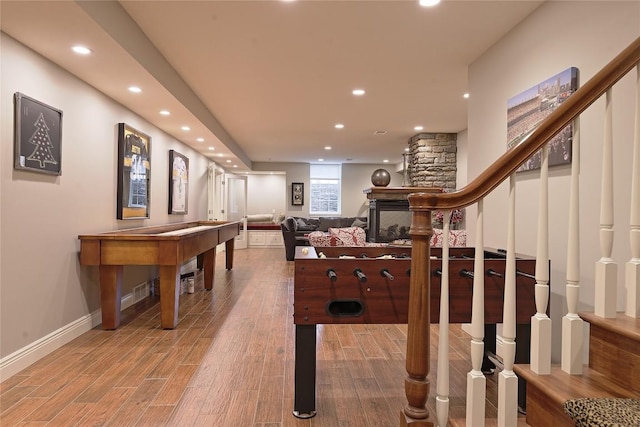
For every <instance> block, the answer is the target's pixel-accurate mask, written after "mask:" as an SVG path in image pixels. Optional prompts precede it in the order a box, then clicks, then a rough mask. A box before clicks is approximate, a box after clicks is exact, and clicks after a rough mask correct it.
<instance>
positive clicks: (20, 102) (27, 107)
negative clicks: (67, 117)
mask: <svg viewBox="0 0 640 427" xmlns="http://www.w3.org/2000/svg"><path fill="white" fill-rule="evenodd" d="M14 103H15V118H14V119H15V123H14V135H15V145H14V168H15V169H20V170H29V171H33V172H40V173H46V174H49V175H61V174H62V111H61V110H58V109H57V108H54V107H52V106H50V105H47V104H45V103H43V102H40V101H38V100H35V99H33V98H31V97H28V96H26V95H25V94H23V93H20V92H16V93H15V94H14Z"/></svg>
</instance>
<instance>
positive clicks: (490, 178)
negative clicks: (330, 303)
mask: <svg viewBox="0 0 640 427" xmlns="http://www.w3.org/2000/svg"><path fill="white" fill-rule="evenodd" d="M639 62H640V37H639V38H637V39H636V40H635V41H634V42H633V43H631V44H630V45H629V47H627V48H626V49H625V50H623V51H622V52H621V53H620V54H619V55H618V56H616V57H615V58H614V59H613V60H612V61H611V62H609V63H608V64H607V65H606V66H605V67H604V68H602V70H600V71H599V72H598V73H597V74H596V75H595V76H593V77H592V78H591V79H590V80H589V81H588V82H587V83H585V84H584V85H583V86H582V87H581V88H579V89H578V90H577V91H576V92H575V93H574V94H572V95H571V96H570V97H569V98H567V100H565V101H564V102H563V103H562V105H560V106H559V107H558V108H557V109H556V110H555V111H554V112H553V113H551V114H550V115H549V116H548V117H547V118H546V119H545V120H544V121H543V122H542V123H541V124H540V125H539V126H538V127H537V128H536V129H535V130H534V131H533V132H532V133H531V134H529V135H528V136H527V137H525V138H524V139H523V141H522V142H521V143H520V144H519V145H517V146H516V147H514V148H512V149H511V150H509V151H507V152H505V153H504V154H503V155H502V156H500V157H499V158H498V159H497V160H496V161H495V162H494V163H493V164H492V165H491V166H489V167H488V168H487V169H486V170H485V171H484V172H482V173H481V174H480V175H478V177H477V178H476V179H474V180H473V181H471V182H470V183H469V184H468V185H466V186H465V187H463V188H462V189H460V190H458V191H455V192H452V193H426V192H417V193H412V194H409V195H408V197H407V198H408V200H409V209H410V210H411V211H412V215H411V228H410V232H409V233H410V234H411V236H412V240H413V244H412V251H413V256H412V258H411V272H412V274H411V280H410V283H409V313H408V314H409V316H408V322H407V353H406V370H407V376H406V377H405V396H406V398H407V405H406V406H405V408H404V409H403V411H402V412H401V414H400V426H401V427H414V426H415V427H425V426H433V425H434V424H433V422H432V421H431V417H430V416H429V411H428V409H427V407H426V401H427V398H428V395H429V388H430V384H429V380H428V374H429V360H430V356H429V347H430V339H429V329H430V321H429V316H430V313H429V311H430V310H429V303H428V302H429V301H430V292H429V291H430V288H431V284H430V281H431V278H430V274H429V271H430V268H429V259H430V239H431V236H432V234H433V229H432V226H431V211H433V210H436V209H456V208H458V209H459V208H463V207H466V206H469V205H472V204H474V203H477V202H478V201H480V200H482V199H484V197H485V196H487V195H488V194H489V193H490V192H491V191H492V190H493V189H494V188H496V187H497V186H498V185H500V184H501V183H502V182H503V181H504V180H506V179H507V178H508V177H509V176H511V175H512V174H513V173H514V172H515V171H516V170H517V169H518V168H519V167H520V166H521V165H522V164H523V163H524V162H525V161H527V160H528V159H529V158H530V157H531V156H533V155H534V154H535V153H536V152H538V150H540V149H541V148H542V147H543V146H544V145H545V144H546V143H548V142H549V141H550V140H551V138H553V137H554V136H555V135H557V134H558V133H559V132H560V131H561V130H562V129H564V127H565V126H567V125H568V124H569V123H571V122H572V121H573V120H574V119H575V118H576V117H578V116H579V115H580V114H581V113H582V112H583V111H585V110H586V109H587V108H588V107H589V106H590V105H591V104H592V103H594V102H595V101H596V100H597V99H598V98H599V97H600V96H602V95H603V94H604V93H605V92H606V91H607V90H608V89H609V88H611V87H612V86H613V85H614V84H615V83H616V82H617V81H618V80H620V79H621V78H622V77H624V76H625V75H626V74H627V73H628V72H629V71H630V70H631V69H632V68H633V67H635V66H636V65H637V64H638V63H639ZM416 254H420V256H416ZM425 259H426V262H425V261H424V260H425Z"/></svg>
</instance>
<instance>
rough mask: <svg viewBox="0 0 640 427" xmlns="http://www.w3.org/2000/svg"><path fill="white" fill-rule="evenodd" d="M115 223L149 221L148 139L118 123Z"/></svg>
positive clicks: (124, 124)
mask: <svg viewBox="0 0 640 427" xmlns="http://www.w3.org/2000/svg"><path fill="white" fill-rule="evenodd" d="M117 197H118V202H117V211H116V217H117V218H118V219H144V218H149V207H150V205H151V137H150V136H148V135H146V134H144V133H142V132H140V131H138V130H136V129H134V128H132V127H131V126H129V125H127V124H126V123H118V195H117Z"/></svg>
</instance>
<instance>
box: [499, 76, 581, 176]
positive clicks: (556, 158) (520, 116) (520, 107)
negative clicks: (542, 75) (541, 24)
mask: <svg viewBox="0 0 640 427" xmlns="http://www.w3.org/2000/svg"><path fill="white" fill-rule="evenodd" d="M577 89H578V69H577V68H575V67H571V68H567V69H566V70H564V71H563V72H561V73H558V74H556V75H555V76H553V77H549V78H548V79H547V80H545V81H543V82H541V83H538V84H537V85H535V86H533V87H531V88H529V89H528V90H525V91H524V92H521V93H519V94H518V95H516V96H514V97H512V98H509V100H508V101H507V149H511V148H513V147H515V146H517V145H518V144H520V142H522V140H523V138H524V137H525V136H526V135H528V134H529V133H530V132H532V131H533V130H534V129H535V128H536V127H538V125H539V124H540V123H541V122H542V121H543V120H544V119H545V118H546V117H547V116H548V115H550V114H551V113H552V112H553V111H554V110H555V109H556V108H557V107H558V106H559V105H560V104H562V103H563V102H564V101H565V100H566V99H567V98H568V97H569V96H570V95H571V94H572V93H574V92H575V91H576V90H577ZM572 140H573V124H569V125H567V126H566V127H565V128H564V129H562V130H561V131H560V133H559V134H557V135H556V136H555V137H553V139H551V141H549V144H548V147H549V166H554V165H562V164H567V163H571V143H572ZM541 162H542V154H541V152H537V153H536V154H535V155H534V156H533V157H531V158H530V159H529V160H527V161H526V162H525V163H524V164H523V165H522V166H520V167H519V168H518V170H517V171H516V172H523V171H529V170H534V169H540V164H541Z"/></svg>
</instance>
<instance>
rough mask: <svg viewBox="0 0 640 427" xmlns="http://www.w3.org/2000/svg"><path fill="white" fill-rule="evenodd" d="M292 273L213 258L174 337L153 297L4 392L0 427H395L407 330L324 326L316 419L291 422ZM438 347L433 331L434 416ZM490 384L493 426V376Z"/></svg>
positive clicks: (455, 388) (460, 369)
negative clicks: (205, 283)
mask: <svg viewBox="0 0 640 427" xmlns="http://www.w3.org/2000/svg"><path fill="white" fill-rule="evenodd" d="M293 265H294V264H293V262H287V261H285V257H284V249H281V248H280V249H246V250H236V251H235V262H234V269H233V270H232V271H226V270H225V269H224V256H221V255H220V254H219V255H218V256H217V257H216V275H215V285H214V289H213V291H205V290H204V289H203V287H202V284H201V283H196V292H195V293H194V294H184V295H182V296H181V298H180V311H179V318H180V323H179V324H178V326H177V327H176V328H175V329H174V330H162V329H160V320H159V304H158V298H157V297H156V298H149V299H147V300H145V301H143V302H141V303H139V304H137V305H136V306H134V307H130V308H128V309H127V310H125V312H123V322H122V325H121V326H120V327H119V328H118V329H117V330H115V331H103V330H101V329H100V327H97V328H94V329H93V330H91V331H89V332H87V333H85V334H83V335H82V336H81V337H79V338H77V339H75V340H74V341H72V342H71V343H69V344H67V345H65V346H64V347H62V348H60V349H58V350H56V351H55V352H53V353H52V354H50V355H48V356H47V357H45V358H43V359H42V360H40V361H38V362H37V363H35V364H33V365H32V366H30V367H29V368H27V369H25V370H24V371H22V372H20V373H18V374H16V375H15V376H13V377H11V378H9V379H8V380H6V381H4V382H3V383H1V384H0V392H1V395H0V406H1V408H0V409H1V412H0V425H2V426H3V427H4V426H14V425H20V426H22V425H24V426H31V425H33V426H42V425H47V426H56V425H58V426H74V425H77V426H88V425H92V426H94V425H117V426H123V425H132V426H133V425H135V426H224V427H227V426H242V427H244V426H255V427H258V426H261V427H275V426H279V427H286V426H296V427H299V426H309V427H321V426H322V427H338V426H349V427H357V426H363V427H364V426H384V427H391V426H397V425H398V422H399V414H400V411H401V410H402V408H403V406H404V404H405V403H406V402H405V398H404V382H403V381H404V376H405V370H404V353H405V346H406V325H319V326H318V351H317V389H316V402H317V403H316V405H317V411H318V414H317V415H316V416H315V417H314V418H311V419H308V420H301V419H297V418H295V417H294V416H293V415H292V410H293V398H294V396H293V383H294V378H293V371H294V325H293V320H292V319H293ZM450 330H451V337H450V342H451V374H450V378H451V396H450V416H451V418H452V419H456V418H457V419H462V421H460V420H457V421H456V420H454V421H452V425H464V422H463V420H464V405H465V397H464V394H465V390H466V383H465V382H466V372H467V371H469V369H470V362H469V360H468V356H467V353H468V349H469V338H468V336H467V335H466V334H465V333H464V332H463V331H462V330H461V329H460V327H459V326H458V325H453V326H451V328H450ZM436 344H437V329H436V327H432V350H431V354H432V363H431V374H430V376H431V378H432V386H431V394H432V395H431V397H430V400H429V406H430V407H431V409H432V412H433V413H435V403H434V393H435V382H434V381H433V378H435V372H436V367H437V360H435V355H436V351H435V348H436V347H435V345H436ZM487 383H488V389H487V407H486V414H487V417H488V418H494V417H496V408H495V401H496V396H497V390H496V386H495V375H494V376H493V377H488V380H487ZM520 421H523V420H520ZM490 424H491V423H489V422H488V423H487V425H490ZM494 425H495V424H494ZM519 425H520V424H519ZM521 425H526V424H524V423H523V424H521Z"/></svg>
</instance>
